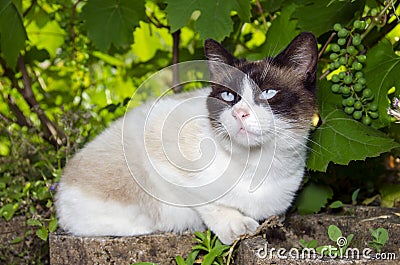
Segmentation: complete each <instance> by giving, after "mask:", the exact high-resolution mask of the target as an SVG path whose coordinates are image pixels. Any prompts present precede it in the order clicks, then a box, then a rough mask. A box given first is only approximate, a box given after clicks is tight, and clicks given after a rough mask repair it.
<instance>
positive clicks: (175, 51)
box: [172, 29, 183, 93]
mask: <svg viewBox="0 0 400 265" xmlns="http://www.w3.org/2000/svg"><path fill="white" fill-rule="evenodd" d="M180 36H181V30H179V29H178V30H177V31H175V32H174V33H172V39H173V46H172V64H173V65H172V69H173V73H172V85H173V90H174V93H179V92H181V91H182V89H183V86H182V85H181V84H179V66H178V63H179V42H180Z"/></svg>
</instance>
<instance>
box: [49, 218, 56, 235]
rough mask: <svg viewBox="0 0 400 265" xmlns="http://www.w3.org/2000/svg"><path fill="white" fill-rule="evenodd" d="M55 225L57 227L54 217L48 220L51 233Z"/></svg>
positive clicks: (54, 229)
mask: <svg viewBox="0 0 400 265" xmlns="http://www.w3.org/2000/svg"><path fill="white" fill-rule="evenodd" d="M57 227H58V222H57V219H56V218H53V219H51V220H50V222H49V232H50V233H53V232H54V231H56V229H57Z"/></svg>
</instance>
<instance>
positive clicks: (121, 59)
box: [0, 0, 400, 258]
mask: <svg viewBox="0 0 400 265" xmlns="http://www.w3.org/2000/svg"><path fill="white" fill-rule="evenodd" d="M398 14H399V2H398V1H394V0H393V1H385V0H378V1H375V0H331V1H316V0H315V1H313V0H285V1H275V0H273V1H266V0H265V1H262V0H231V1H226V0H225V1H223V0H193V1H186V0H148V1H145V0H135V1H131V0H97V1H94V0H87V1H84V0H67V1H64V0H0V194H1V196H0V198H1V201H0V216H2V217H3V218H4V219H5V220H10V219H11V218H12V217H13V216H14V215H16V214H18V215H25V216H26V217H27V220H29V225H30V226H31V227H32V229H31V230H29V231H28V233H27V235H29V234H30V233H34V234H36V235H37V236H39V237H40V238H42V239H44V240H47V237H48V233H49V232H52V231H54V230H55V229H56V227H57V223H56V219H55V218H54V209H53V195H54V194H53V193H54V189H55V188H56V183H57V180H58V179H59V177H60V174H61V171H62V168H63V166H64V165H65V163H66V161H67V160H68V157H70V156H71V155H72V154H73V153H74V152H75V151H76V150H77V149H78V148H81V147H82V146H83V145H84V144H85V143H86V142H88V141H90V140H91V139H93V137H95V136H96V135H97V134H98V133H99V132H101V131H102V130H103V129H104V128H106V126H107V125H108V124H109V123H110V122H112V121H113V120H115V119H116V118H117V117H119V116H121V115H123V113H124V111H125V107H126V106H127V103H128V102H129V99H130V97H131V96H132V95H133V93H134V92H135V91H136V89H137V88H138V86H139V85H140V84H141V83H142V82H143V81H144V80H145V79H146V78H147V77H149V76H150V75H151V74H153V73H155V72H157V71H158V70H160V69H162V68H164V67H166V66H169V65H171V64H172V63H177V62H183V61H188V60H195V59H204V55H203V41H204V40H205V39H207V38H214V39H216V40H218V41H222V43H223V45H224V46H225V47H227V49H229V50H230V51H232V52H234V54H235V55H237V56H238V57H245V58H247V59H250V60H256V59H262V58H264V57H266V56H273V55H275V54H277V53H278V52H279V51H280V50H282V48H284V47H285V46H286V45H287V44H288V43H289V42H290V41H291V40H292V39H293V38H294V37H295V36H296V35H297V34H298V33H300V32H302V31H311V32H313V33H314V34H315V35H316V36H317V38H318V42H319V44H320V50H321V53H320V60H319V62H320V65H319V76H320V77H321V78H320V80H319V84H318V85H319V92H318V99H319V105H320V108H319V115H320V121H319V124H318V127H317V128H315V130H314V131H313V132H312V135H311V137H310V141H309V147H310V154H309V159H308V163H307V166H308V169H309V171H308V173H307V176H306V178H305V182H304V188H303V189H302V191H301V192H300V194H299V196H298V199H297V202H296V207H297V210H298V211H299V212H300V213H313V212H318V211H320V210H321V209H327V210H329V207H328V206H329V204H330V203H331V202H332V201H335V200H340V201H343V202H344V203H364V204H372V205H383V206H389V207H391V206H396V205H397V206H398V203H399V201H400V184H399V183H400V181H399V175H398V168H399V163H398V158H397V155H398V150H397V148H398V146H399V145H398V144H397V142H398V140H399V126H398V125H397V124H396V123H394V121H395V119H394V118H392V117H390V116H389V115H388V114H387V109H388V108H389V107H390V104H391V101H392V99H393V98H394V97H398V96H399V94H400V92H399V91H400V84H399V82H400V79H399V78H398V76H399V74H400V59H399V58H400V57H399V49H400V48H399V43H400V42H399V37H400V26H399V25H398V22H399V18H398ZM360 19H361V20H363V21H366V22H367V25H368V26H367V29H366V30H365V31H364V32H363V34H362V36H363V39H362V44H363V45H364V47H365V49H364V50H363V51H362V52H361V53H362V54H365V55H366V56H367V61H366V63H365V66H364V68H363V70H362V71H363V73H364V75H365V78H366V80H367V87H368V88H369V89H371V90H372V91H373V93H374V99H373V102H375V103H376V104H377V106H378V113H379V117H378V118H377V119H375V120H373V122H372V124H371V125H370V126H366V125H364V124H362V123H361V122H359V121H357V120H355V119H353V118H352V117H351V116H349V115H347V114H346V113H345V112H344V111H343V106H342V98H341V97H340V95H337V94H333V93H332V92H331V90H330V87H331V85H332V84H331V83H330V77H331V76H332V75H331V73H330V72H329V64H330V63H331V62H332V60H331V59H330V57H329V55H330V54H331V53H332V51H331V50H330V47H331V45H330V44H331V43H334V42H335V41H337V36H336V35H335V34H334V32H333V30H332V28H333V26H334V24H335V23H340V24H341V25H342V26H347V27H349V28H351V27H352V25H353V22H354V21H355V20H360ZM326 77H327V78H326ZM177 92H178V91H177ZM153 93H155V91H146V92H144V93H142V94H140V95H139V96H138V95H136V97H135V102H133V103H131V104H133V105H134V106H136V105H138V104H141V103H142V102H143V101H145V100H146V99H147V98H148V97H150V96H151V95H152V94H153ZM355 190H357V194H358V199H357V200H355V199H354V196H353V198H352V195H354V194H353V192H354V191H355ZM21 240H23V239H20V240H19V239H17V240H16V242H19V241H21ZM2 258H4V257H2Z"/></svg>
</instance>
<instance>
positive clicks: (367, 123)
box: [362, 116, 371, 125]
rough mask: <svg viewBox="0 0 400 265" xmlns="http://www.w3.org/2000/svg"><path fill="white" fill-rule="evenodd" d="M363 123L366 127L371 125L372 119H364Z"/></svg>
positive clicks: (366, 117)
mask: <svg viewBox="0 0 400 265" xmlns="http://www.w3.org/2000/svg"><path fill="white" fill-rule="evenodd" d="M362 123H364V124H365V125H370V124H371V118H370V117H368V116H364V117H362Z"/></svg>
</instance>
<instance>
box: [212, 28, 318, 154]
mask: <svg viewBox="0 0 400 265" xmlns="http://www.w3.org/2000/svg"><path fill="white" fill-rule="evenodd" d="M205 55H206V57H207V60H208V66H209V71H210V76H211V88H212V92H211V93H210V95H209V97H208V99H207V108H208V111H209V117H210V121H211V124H212V127H213V128H214V130H215V132H216V133H217V135H219V136H221V137H222V138H223V139H229V140H230V141H233V142H235V143H237V144H239V145H243V146H250V147H253V146H260V145H262V144H264V143H265V142H266V141H268V140H270V139H273V138H274V137H275V136H277V135H279V134H281V133H282V134H285V130H286V131H288V130H289V131H291V132H293V133H300V134H301V135H307V134H308V131H309V128H310V124H311V119H312V116H313V114H314V113H315V111H316V70H317V60H318V48H317V42H316V39H315V37H314V35H313V34H311V33H307V32H304V33H301V34H299V35H298V36H297V37H296V38H295V39H294V40H293V41H292V42H291V43H290V44H289V45H288V46H287V47H286V48H285V49H284V50H283V51H282V52H281V53H280V54H278V55H277V56H276V57H267V58H265V59H263V60H259V61H253V62H252V61H247V60H244V59H238V58H236V57H234V56H233V55H232V54H231V53H230V52H228V51H227V50H226V49H225V48H224V47H223V46H221V45H220V44H219V43H218V42H216V41H214V40H211V39H208V40H206V41H205Z"/></svg>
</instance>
